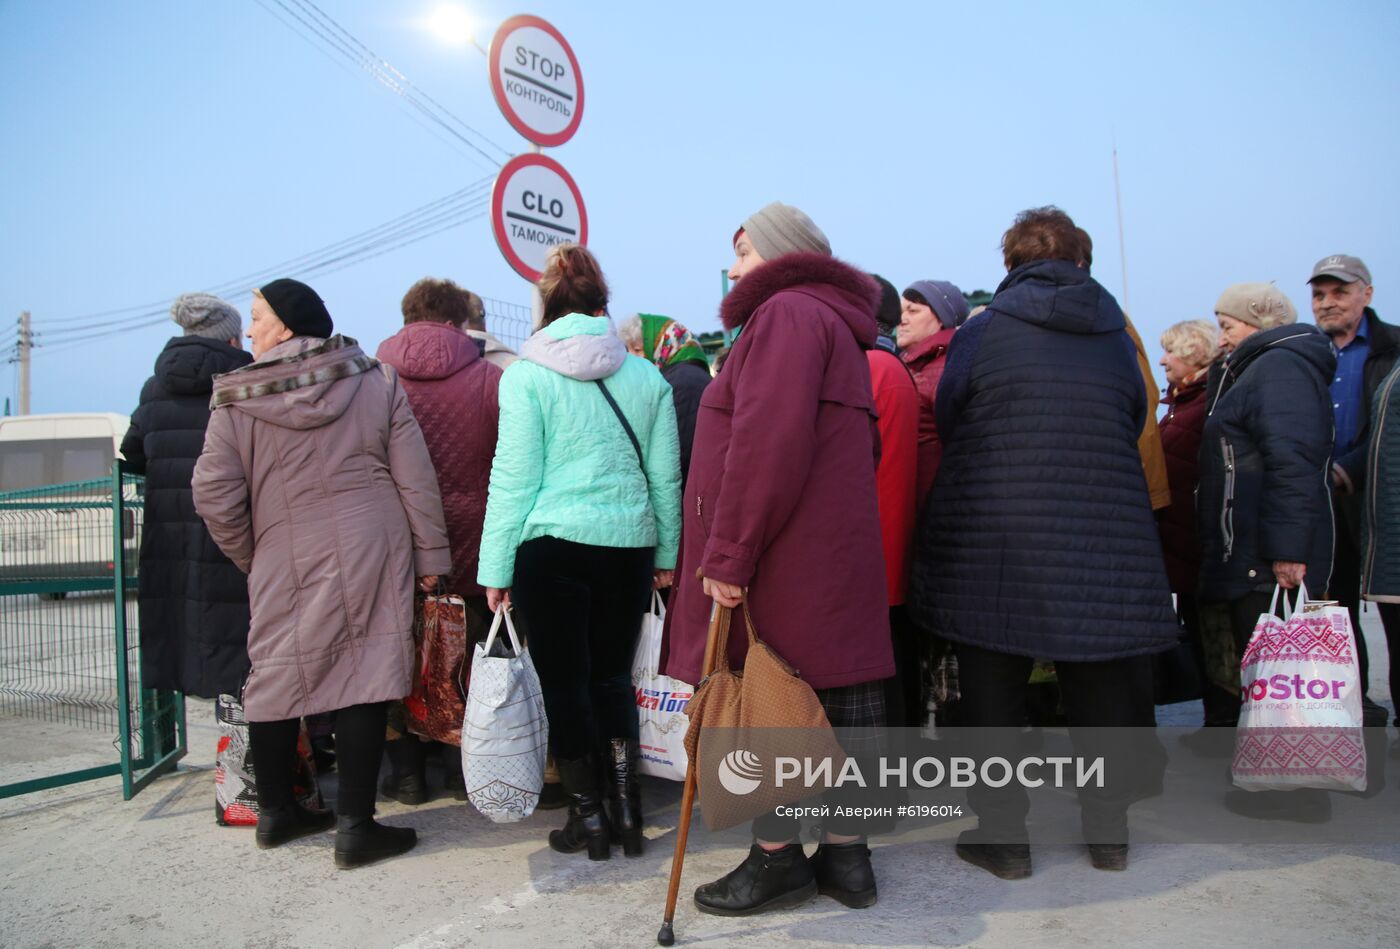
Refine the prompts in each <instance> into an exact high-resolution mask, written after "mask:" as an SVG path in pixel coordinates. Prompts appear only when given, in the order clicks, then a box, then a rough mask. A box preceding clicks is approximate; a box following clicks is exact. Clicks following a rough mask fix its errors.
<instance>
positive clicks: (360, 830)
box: [335, 739, 418, 870]
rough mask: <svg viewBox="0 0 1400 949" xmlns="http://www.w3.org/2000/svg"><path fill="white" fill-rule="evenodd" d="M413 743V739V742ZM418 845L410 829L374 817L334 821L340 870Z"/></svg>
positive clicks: (406, 850)
mask: <svg viewBox="0 0 1400 949" xmlns="http://www.w3.org/2000/svg"><path fill="white" fill-rule="evenodd" d="M415 740H416V739H415ZM417 843H418V832H417V831H416V830H414V829H413V828H412V827H389V826H387V825H385V824H381V823H379V822H378V821H376V820H375V819H374V818H373V817H344V816H341V817H339V818H337V819H336V822H335V865H336V866H337V867H340V869H342V870H349V869H350V868H352V867H363V866H365V865H366V864H369V863H374V862H375V861H377V860H383V859H385V858H386V857H397V856H398V855H399V854H401V853H408V851H410V850H412V849H413V847H414V845H416V844H417Z"/></svg>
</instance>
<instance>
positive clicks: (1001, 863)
mask: <svg viewBox="0 0 1400 949" xmlns="http://www.w3.org/2000/svg"><path fill="white" fill-rule="evenodd" d="M986 839H987V838H986V836H985V835H983V834H982V833H981V831H980V830H965V831H963V832H962V833H961V834H958V843H957V846H956V848H954V849H955V850H956V851H957V854H958V856H959V857H961V858H962V859H964V860H966V861H967V862H968V863H970V864H972V865H973V866H974V867H981V868H982V869H983V870H986V871H987V872H988V873H990V874H991V875H992V876H995V877H1000V878H1001V879H1003V880H1021V879H1024V878H1026V877H1028V876H1030V875H1031V848H1030V845H1029V844H1006V843H986V842H985V841H986Z"/></svg>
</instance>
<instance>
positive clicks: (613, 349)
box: [520, 313, 627, 382]
mask: <svg viewBox="0 0 1400 949" xmlns="http://www.w3.org/2000/svg"><path fill="white" fill-rule="evenodd" d="M520 358H521V359H528V360H529V361H530V362H532V363H535V364H537V365H540V366H544V367H545V368H546V369H552V370H554V371H555V372H557V373H559V374H560V375H561V376H568V377H569V378H570V379H578V380H580V381H582V382H592V381H593V380H594V379H606V378H607V377H608V376H610V375H612V374H613V373H615V372H617V371H618V370H619V369H621V368H622V363H623V362H624V361H625V360H626V359H627V347H626V346H624V345H623V344H622V340H620V339H618V337H617V332H616V331H615V330H614V329H613V325H612V320H610V319H608V318H607V317H606V316H585V315H584V314H582V313H571V314H569V315H568V316H564V317H560V318H559V319H557V320H555V321H554V322H553V323H550V324H549V325H548V326H546V327H545V328H544V329H542V330H540V331H539V332H537V333H535V335H533V336H531V337H530V338H529V339H527V340H525V343H524V345H522V346H521V347H520Z"/></svg>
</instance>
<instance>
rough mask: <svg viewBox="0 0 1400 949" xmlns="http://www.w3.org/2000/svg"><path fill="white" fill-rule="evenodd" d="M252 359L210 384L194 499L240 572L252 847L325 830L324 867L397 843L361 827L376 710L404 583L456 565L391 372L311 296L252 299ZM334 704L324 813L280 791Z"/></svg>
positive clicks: (272, 294) (388, 675) (394, 692)
mask: <svg viewBox="0 0 1400 949" xmlns="http://www.w3.org/2000/svg"><path fill="white" fill-rule="evenodd" d="M254 296H255V299H254V301H253V307H252V315H253V322H252V326H251V328H250V329H249V331H248V336H249V338H250V339H251V340H252V341H253V355H254V357H255V361H254V362H253V363H252V364H251V365H249V366H245V367H244V368H242V369H239V370H237V371H235V372H230V373H226V374H224V375H221V376H218V377H216V378H215V380H214V395H213V399H212V401H211V408H212V409H213V415H212V417H211V418H210V421H209V429H208V434H207V435H206V437H205V442H204V452H203V454H201V455H200V458H199V462H198V463H197V464H196V465H195V473H194V504H195V509H196V510H197V511H198V512H199V515H200V517H202V518H203V519H204V522H205V524H206V525H207V526H208V528H209V533H210V534H211V535H212V536H213V538H214V540H215V542H216V543H218V545H219V547H220V549H221V550H223V552H224V553H225V554H226V555H227V556H228V557H229V559H230V560H232V561H233V562H234V563H235V564H237V565H238V566H239V567H240V568H241V569H243V570H244V571H245V572H246V573H247V574H248V599H249V603H250V605H251V608H252V624H251V627H250V629H249V632H248V657H249V659H250V660H251V661H252V671H251V672H250V673H249V674H248V680H247V683H246V684H245V686H244V690H243V707H244V710H245V712H246V713H247V716H248V721H249V722H250V725H249V736H250V743H251V750H252V754H253V768H254V772H255V773H256V776H257V787H258V808H259V816H258V828H257V843H258V846H259V847H264V848H265V847H275V846H277V845H279V844H282V843H285V842H287V841H289V840H293V839H295V838H297V837H302V836H305V835H307V834H311V833H316V832H318V831H323V830H328V829H329V828H330V826H331V824H332V823H335V826H336V838H335V862H336V865H337V866H340V867H354V866H360V865H362V864H366V863H371V862H373V861H375V860H379V859H382V858H384V857H389V856H393V855H395V854H398V853H403V852H405V851H407V850H409V849H411V848H412V847H413V845H414V843H415V842H416V835H415V833H414V831H413V829H412V828H407V827H385V826H383V825H381V824H378V823H376V822H375V821H374V817H373V815H374V794H375V784H376V782H377V780H378V776H379V759H380V755H381V754H382V752H383V744H384V724H385V703H387V702H389V701H393V700H395V699H401V698H403V697H404V696H405V695H407V694H408V691H409V687H410V683H411V671H412V663H413V638H412V629H413V586H414V577H415V576H417V577H418V578H419V583H420V586H422V588H424V589H431V588H432V586H433V585H434V584H435V583H436V580H437V576H438V575H439V574H445V573H447V572H448V571H449V570H450V568H451V565H452V558H451V555H450V553H449V550H448V543H447V531H446V528H445V527H444V526H443V515H442V502H441V500H440V499H439V496H438V487H437V480H436V478H435V476H434V474H433V465H432V460H431V459H430V458H429V456H428V450H427V447H426V446H425V445H424V443H423V436H422V434H421V433H420V432H419V430H418V424H417V422H415V421H414V419H413V412H412V411H411V410H410V409H409V405H408V398H407V396H405V395H404V391H403V389H402V387H401V386H400V385H399V382H398V378H397V376H396V375H395V373H394V372H393V370H392V369H389V368H387V367H384V366H381V365H380V364H379V363H378V362H376V361H375V360H373V359H370V358H369V357H368V356H366V355H365V354H364V353H363V352H362V351H361V350H360V348H359V346H358V345H356V343H355V341H354V340H351V339H347V338H345V337H343V336H333V335H332V332H333V329H334V328H333V326H332V323H331V317H330V314H329V313H328V312H327V311H326V306H325V304H324V303H323V302H322V301H321V298H320V297H319V296H317V295H316V292H315V291H314V290H312V289H311V288H310V287H308V286H306V285H305V284H303V283H298V282H297V281H295V280H288V279H281V280H274V281H273V282H272V283H270V284H268V285H267V286H265V287H263V288H262V289H261V290H259V291H255V292H254ZM328 711H335V712H336V747H337V752H338V761H337V767H338V768H339V769H340V792H339V795H338V800H337V807H338V810H339V811H340V815H339V818H338V820H337V819H335V818H333V817H332V815H331V814H330V813H328V812H326V813H313V812H310V811H306V810H303V809H302V808H301V807H299V806H298V805H297V804H296V803H295V801H294V800H293V798H292V773H293V766H294V764H295V762H296V740H297V733H298V730H299V724H298V719H299V718H301V717H302V716H305V715H311V714H314V713H317V712H328Z"/></svg>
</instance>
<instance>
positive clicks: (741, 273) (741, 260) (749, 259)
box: [729, 231, 764, 282]
mask: <svg viewBox="0 0 1400 949" xmlns="http://www.w3.org/2000/svg"><path fill="white" fill-rule="evenodd" d="M763 262H764V261H763V258H762V257H761V256H759V253H758V251H756V250H754V246H753V242H752V241H750V240H749V235H747V234H745V233H743V232H742V231H741V232H740V233H739V239H738V240H737V241H735V242H734V266H732V267H730V268H729V279H730V280H733V281H735V282H738V281H739V280H740V279H741V278H743V277H745V276H747V275H748V274H750V273H752V272H753V271H754V269H755V268H757V267H758V266H759V265H760V264H762V263H763Z"/></svg>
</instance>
